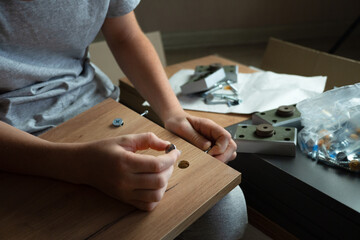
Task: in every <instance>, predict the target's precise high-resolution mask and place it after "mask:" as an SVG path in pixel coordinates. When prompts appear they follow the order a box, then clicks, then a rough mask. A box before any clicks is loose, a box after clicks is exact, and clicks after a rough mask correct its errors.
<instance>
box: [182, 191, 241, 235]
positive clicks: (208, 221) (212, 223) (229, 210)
mask: <svg viewBox="0 0 360 240" xmlns="http://www.w3.org/2000/svg"><path fill="white" fill-rule="evenodd" d="M247 223H248V218H247V211H246V203H245V198H244V194H243V192H242V190H241V188H240V187H236V188H234V189H233V190H232V191H231V192H229V193H228V194H227V195H226V196H225V197H224V198H223V199H221V200H220V201H219V202H218V203H216V204H215V205H214V206H213V207H212V208H211V209H210V210H209V211H207V212H206V213H205V214H204V215H203V216H201V217H200V218H199V219H198V220H197V221H196V222H194V223H193V224H192V225H190V227H188V228H187V229H186V230H185V231H184V232H182V233H181V234H180V235H179V236H178V237H177V238H176V239H177V240H183V239H184V240H188V239H191V240H193V239H194V240H195V239H197V240H198V239H206V240H212V239H214V240H219V239H221V240H228V239H229V240H233V239H236V240H238V239H240V238H241V237H242V236H243V234H244V232H245V228H246V225H247Z"/></svg>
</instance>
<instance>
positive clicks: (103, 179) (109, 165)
mask: <svg viewBox="0 0 360 240" xmlns="http://www.w3.org/2000/svg"><path fill="white" fill-rule="evenodd" d="M168 144H169V142H167V141H164V140H162V139H160V138H158V137H157V136H156V135H155V134H153V133H143V134H131V135H124V136H120V137H116V138H111V139H106V140H100V141H95V142H90V143H84V144H81V145H80V148H79V149H78V150H80V151H79V152H80V153H81V155H80V156H79V157H80V158H81V162H82V166H81V168H82V169H80V171H81V172H82V173H83V174H84V175H82V178H83V179H82V182H83V183H85V184H89V185H91V186H94V187H96V188H98V189H99V190H101V191H103V192H105V193H107V194H109V195H111V196H113V197H115V198H117V199H120V200H121V201H123V202H125V203H128V204H131V205H133V206H135V207H137V208H139V209H141V210H145V211H151V210H153V209H154V208H155V207H156V206H157V204H158V203H159V201H160V200H161V199H162V197H163V195H164V193H165V190H166V187H167V184H168V180H169V178H170V176H171V174H172V172H173V169H174V163H175V161H176V160H177V158H178V157H179V156H180V151H179V150H173V151H171V152H170V153H167V154H162V155H160V156H157V157H155V156H152V155H144V154H138V153H136V151H137V150H144V149H148V148H152V149H155V150H158V151H164V150H165V148H166V147H167V146H168Z"/></svg>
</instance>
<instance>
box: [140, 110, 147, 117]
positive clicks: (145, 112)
mask: <svg viewBox="0 0 360 240" xmlns="http://www.w3.org/2000/svg"><path fill="white" fill-rule="evenodd" d="M148 113H149V111H148V110H145V111H144V112H143V113H142V114H140V116H145V115H146V114H148Z"/></svg>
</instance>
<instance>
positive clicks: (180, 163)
mask: <svg viewBox="0 0 360 240" xmlns="http://www.w3.org/2000/svg"><path fill="white" fill-rule="evenodd" d="M189 166H190V163H189V162H188V161H185V160H181V161H180V162H179V164H178V167H179V168H182V169H184V168H187V167H189Z"/></svg>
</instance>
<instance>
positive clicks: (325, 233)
mask: <svg viewBox="0 0 360 240" xmlns="http://www.w3.org/2000/svg"><path fill="white" fill-rule="evenodd" d="M244 123H248V124H251V122H250V121H245V122H244ZM226 129H227V130H228V131H229V132H231V133H234V132H235V131H236V125H232V126H229V127H227V128H226ZM229 165H230V166H232V167H234V168H235V169H237V170H239V171H241V172H242V174H243V180H242V183H241V187H242V189H243V191H244V195H245V197H246V201H247V204H249V205H250V206H252V207H253V208H255V209H256V210H257V211H259V212H261V213H262V214H263V215H265V216H266V217H267V218H269V219H271V220H272V221H274V222H276V223H277V224H279V225H280V226H282V227H283V228H285V229H286V230H287V231H289V232H290V233H292V234H293V235H295V236H296V237H298V238H299V239H359V238H360V176H359V174H358V173H351V172H347V171H345V170H343V169H337V168H333V167H329V166H325V165H322V164H319V163H316V162H315V161H312V160H311V159H309V158H307V157H306V156H305V155H304V154H303V153H302V152H301V151H300V149H299V148H297V152H296V156H295V157H286V156H272V155H260V154H246V153H242V154H238V156H237V159H236V160H234V161H232V162H230V164H229ZM285 239H286V238H285Z"/></svg>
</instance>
